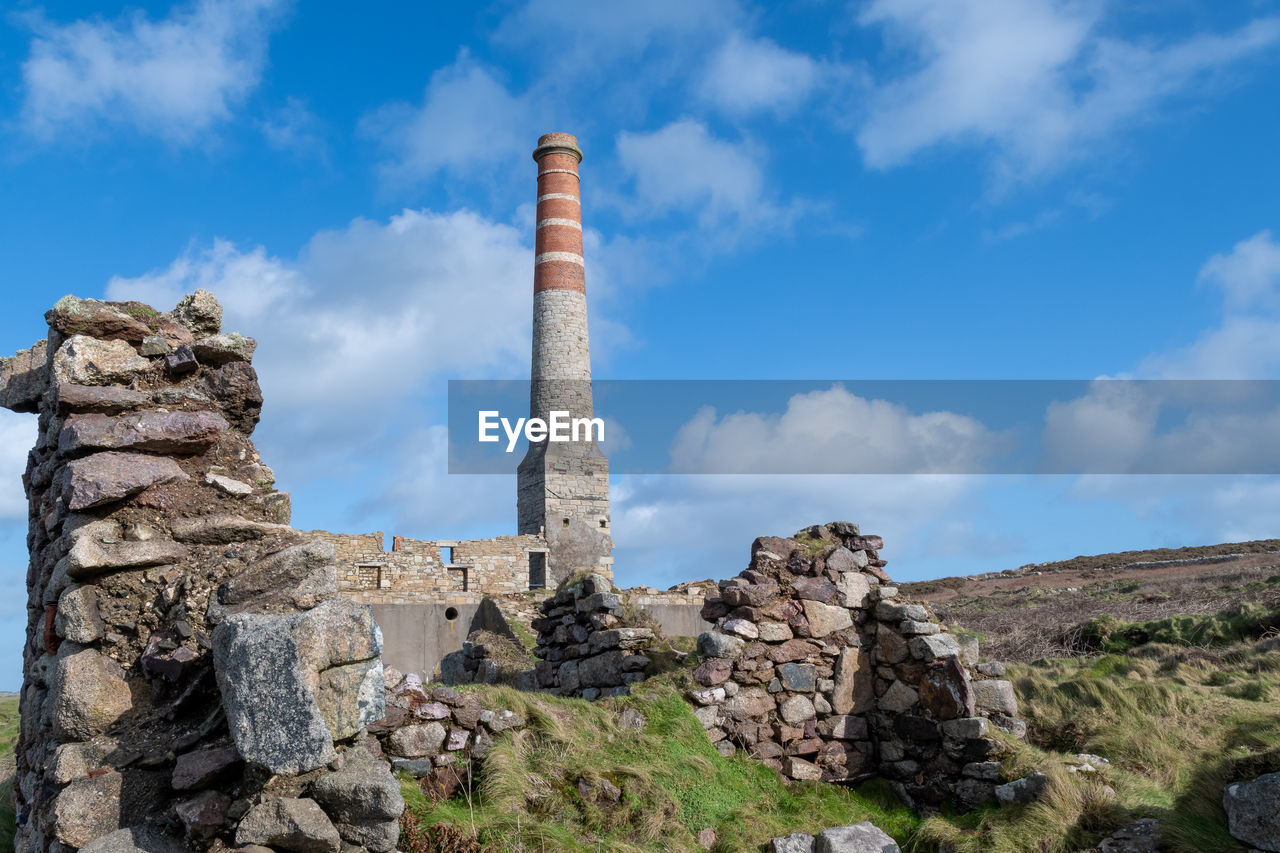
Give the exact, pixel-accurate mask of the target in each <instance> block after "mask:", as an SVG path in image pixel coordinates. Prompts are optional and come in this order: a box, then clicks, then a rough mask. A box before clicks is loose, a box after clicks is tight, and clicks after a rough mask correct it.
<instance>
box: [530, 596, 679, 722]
mask: <svg viewBox="0 0 1280 853" xmlns="http://www.w3.org/2000/svg"><path fill="white" fill-rule="evenodd" d="M622 605H623V601H622V596H621V595H620V594H619V593H618V592H616V591H615V590H614V588H613V584H612V583H611V582H610V581H609V579H608V578H606V577H604V576H603V575H600V574H589V575H587V576H586V577H585V578H584V579H583V580H581V581H578V582H577V583H572V584H568V585H566V586H564V587H562V588H561V589H559V590H557V591H556V593H555V595H553V596H551V597H550V598H548V599H547V600H546V601H544V602H543V603H542V606H541V612H542V615H541V617H539V618H538V619H535V620H533V623H532V625H531V627H532V628H533V630H535V631H537V632H538V645H537V647H535V648H534V654H535V655H537V656H538V657H539V658H541V660H539V661H538V662H537V664H536V665H535V667H534V681H533V684H534V686H536V687H537V689H539V690H543V691H545V692H548V693H553V694H556V695H558V696H580V697H582V698H583V699H588V700H590V699H597V698H599V697H601V696H625V695H627V694H628V693H630V692H631V685H632V684H636V683H638V682H641V681H644V679H645V668H646V667H648V665H649V662H650V659H649V658H648V657H647V656H645V654H644V652H645V650H646V649H647V648H648V647H649V645H650V644H651V643H652V642H653V639H654V633H653V630H652V629H650V628H643V627H633V626H628V625H627V624H625V622H624V619H623V606H622Z"/></svg>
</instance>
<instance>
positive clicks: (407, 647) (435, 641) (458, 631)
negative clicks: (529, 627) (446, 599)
mask: <svg viewBox="0 0 1280 853" xmlns="http://www.w3.org/2000/svg"><path fill="white" fill-rule="evenodd" d="M371 606H372V607H373V617H374V618H375V619H377V620H378V625H380V626H381V627H382V641H383V650H382V662H383V664H384V665H386V666H394V667H395V668H396V669H398V670H400V671H401V672H416V673H419V674H420V675H422V676H423V678H424V680H426V679H429V678H430V677H431V674H432V673H433V672H435V669H436V667H437V666H439V664H440V659H441V658H443V657H444V656H445V655H447V654H448V653H449V652H455V651H457V650H458V649H460V648H462V644H463V643H464V642H465V641H466V639H467V635H468V634H470V633H471V632H472V631H474V630H476V628H480V627H483V626H482V625H479V624H476V623H477V622H478V621H479V620H477V615H478V614H479V611H480V605H479V604H478V603H477V604H374V605H371ZM448 610H454V611H456V612H457V616H456V617H455V618H453V619H447V618H445V614H446V611H448Z"/></svg>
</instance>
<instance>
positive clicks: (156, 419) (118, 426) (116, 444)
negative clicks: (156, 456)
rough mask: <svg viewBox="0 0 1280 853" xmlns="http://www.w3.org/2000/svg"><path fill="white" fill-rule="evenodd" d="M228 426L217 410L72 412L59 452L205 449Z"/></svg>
mask: <svg viewBox="0 0 1280 853" xmlns="http://www.w3.org/2000/svg"><path fill="white" fill-rule="evenodd" d="M226 429H227V422H226V420H225V419H224V418H223V417H222V415H220V414H218V413H217V412H161V411H156V410H149V411H143V412H134V413H132V414H127V415H116V416H112V415H100V414H86V415H72V416H71V417H69V418H68V419H67V421H66V423H65V424H64V425H63V427H62V432H61V433H60V434H59V436H58V452H59V453H63V454H79V453H85V452H87V451H93V450H144V451H149V452H152V453H171V454H179V453H183V454H185V453H203V452H204V451H206V450H208V449H209V448H210V447H212V446H213V443H214V442H215V441H217V440H218V436H220V435H221V434H222V433H223V432H224V431H225V430H226Z"/></svg>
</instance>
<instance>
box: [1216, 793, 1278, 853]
mask: <svg viewBox="0 0 1280 853" xmlns="http://www.w3.org/2000/svg"><path fill="white" fill-rule="evenodd" d="M1222 807H1223V808H1224V809H1225V810H1226V812H1227V826H1228V829H1229V830H1230V832H1231V835H1232V836H1233V837H1235V838H1238V839H1239V840H1241V841H1243V842H1245V843H1246V844H1252V845H1253V846H1254V847H1257V848H1259V849H1261V850H1266V851H1268V853H1274V851H1280V773H1267V774H1266V775H1264V776H1259V777H1258V778H1257V779H1254V780H1253V781H1252V782H1233V783H1231V784H1230V785H1228V786H1227V787H1226V790H1225V791H1223V793H1222Z"/></svg>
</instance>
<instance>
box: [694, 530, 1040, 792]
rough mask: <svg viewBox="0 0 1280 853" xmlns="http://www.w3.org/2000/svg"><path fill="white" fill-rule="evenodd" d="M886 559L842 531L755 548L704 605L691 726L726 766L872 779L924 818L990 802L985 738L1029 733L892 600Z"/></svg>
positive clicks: (947, 639) (994, 693) (949, 639)
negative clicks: (733, 762)
mask: <svg viewBox="0 0 1280 853" xmlns="http://www.w3.org/2000/svg"><path fill="white" fill-rule="evenodd" d="M882 546H883V542H882V540H881V539H880V537H878V536H863V535H861V533H860V531H859V530H858V527H857V525H854V524H851V523H849V522H834V523H832V524H827V525H820V526H815V527H811V528H808V529H807V530H804V531H801V532H799V533H798V534H797V535H796V537H795V538H790V539H785V538H777V537H762V538H760V539H757V540H756V541H755V543H754V544H753V545H752V548H751V563H750V566H749V568H747V569H746V570H744V571H743V572H742V573H741V574H739V575H738V576H737V577H735V578H732V579H730V580H726V581H722V582H720V584H719V587H718V589H717V590H716V591H714V592H711V593H709V594H708V595H707V598H706V604H705V606H704V609H703V616H704V618H706V619H708V620H713V621H714V622H715V626H716V627H715V630H713V631H709V632H707V633H704V634H703V635H701V636H700V637H699V638H698V653H699V656H700V658H701V662H700V664H699V666H698V667H697V669H696V670H695V671H694V672H693V679H694V681H695V682H696V686H695V687H694V689H691V690H690V691H689V694H688V695H689V699H690V701H691V702H693V703H694V705H695V707H696V711H695V713H696V715H697V717H698V719H699V720H700V721H701V722H702V724H703V726H704V727H705V728H706V730H707V734H708V736H709V737H710V738H711V739H712V740H713V741H714V742H715V743H716V744H717V747H718V748H719V749H720V751H721V752H722V753H724V754H732V753H733V752H735V751H737V750H739V749H742V750H745V751H746V752H747V753H748V754H750V755H751V756H752V757H754V758H757V759H759V760H760V761H762V762H763V763H765V764H767V765H768V766H770V767H773V768H775V769H776V770H778V771H780V772H781V773H782V774H784V775H785V776H787V777H789V778H792V779H808V780H824V781H829V782H855V781H858V780H861V779H864V778H868V777H870V776H873V775H879V776H883V777H886V778H888V779H889V780H891V781H892V782H893V783H894V785H895V787H896V788H897V789H898V790H899V792H900V793H901V794H903V795H904V797H906V798H907V800H908V801H909V802H912V803H914V804H916V805H917V806H921V807H926V808H928V807H935V806H938V805H940V804H941V803H943V802H944V801H947V800H953V801H956V802H959V803H960V804H962V805H965V806H976V805H978V804H980V803H983V802H986V801H988V800H992V799H994V798H995V788H996V786H997V785H998V784H999V782H1000V781H1001V779H1000V775H999V774H1000V764H999V758H1000V756H1001V754H1002V750H1003V747H1002V745H1001V743H1000V741H999V740H998V739H997V738H994V737H992V732H993V730H994V729H997V728H998V729H1003V730H1004V731H1007V732H1011V733H1015V734H1022V733H1024V732H1025V726H1024V725H1023V724H1022V723H1021V721H1020V720H1018V719H1017V702H1016V700H1015V698H1014V694H1013V689H1012V685H1011V684H1010V683H1009V682H1007V681H1003V680H1000V679H998V678H992V677H988V674H998V673H999V672H1001V669H1000V668H999V665H994V666H993V665H978V666H976V667H975V666H974V664H975V663H976V661H975V660H973V659H972V658H973V657H976V654H975V653H974V652H973V651H972V650H971V651H970V657H969V658H966V654H965V652H964V650H963V648H962V645H961V643H960V641H959V640H958V639H957V638H956V637H955V636H953V635H952V634H950V633H949V632H948V631H947V629H946V626H944V625H942V624H940V623H939V622H938V620H937V619H936V618H935V617H934V615H933V614H932V612H931V611H930V610H929V608H928V607H927V606H926V605H923V604H917V603H913V602H909V601H905V600H903V599H901V598H900V597H899V596H898V592H897V589H896V588H895V587H893V586H891V585H890V584H889V577H888V575H886V574H885V573H884V571H883V567H884V565H885V563H884V561H883V560H881V559H880V556H879V553H878V552H879V549H880V548H881V547H882Z"/></svg>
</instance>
